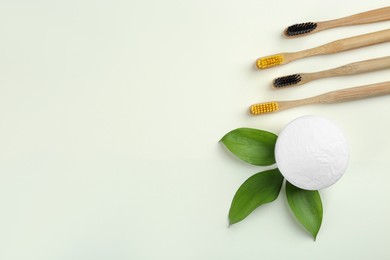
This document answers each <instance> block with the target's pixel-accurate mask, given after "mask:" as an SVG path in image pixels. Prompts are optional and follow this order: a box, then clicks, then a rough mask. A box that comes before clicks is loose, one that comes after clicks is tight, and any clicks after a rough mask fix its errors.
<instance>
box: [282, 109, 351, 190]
mask: <svg viewBox="0 0 390 260" xmlns="http://www.w3.org/2000/svg"><path fill="white" fill-rule="evenodd" d="M348 157H349V150H348V143H347V140H346V138H345V137H344V135H343V133H342V132H341V130H340V129H339V128H338V127H337V126H336V125H335V124H334V123H332V122H331V121H329V120H328V119H325V118H323V117H319V116H303V117H299V118H297V119H295V120H293V121H292V122H290V123H289V124H288V125H287V126H286V127H285V128H284V129H283V130H282V132H281V133H280V134H279V137H278V139H277V141H276V146H275V158H276V163H277V165H278V168H279V170H280V172H281V173H282V174H283V176H284V177H285V178H286V179H287V180H288V181H289V182H290V183H292V184H293V185H295V186H297V187H300V188H302V189H306V190H320V189H323V188H326V187H329V186H330V185H332V184H334V183H335V182H336V181H338V180H339V179H340V178H341V176H342V175H343V174H344V172H345V170H346V168H347V165H348Z"/></svg>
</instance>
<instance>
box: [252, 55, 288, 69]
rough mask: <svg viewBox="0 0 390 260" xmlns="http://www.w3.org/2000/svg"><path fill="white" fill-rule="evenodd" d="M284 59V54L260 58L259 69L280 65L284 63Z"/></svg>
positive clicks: (258, 61) (257, 64)
mask: <svg viewBox="0 0 390 260" xmlns="http://www.w3.org/2000/svg"><path fill="white" fill-rule="evenodd" d="M283 61H284V56H283V55H281V54H277V55H272V56H267V57H263V58H260V59H258V60H257V61H256V66H257V68H258V69H267V68H269V67H273V66H277V65H280V64H282V63H283Z"/></svg>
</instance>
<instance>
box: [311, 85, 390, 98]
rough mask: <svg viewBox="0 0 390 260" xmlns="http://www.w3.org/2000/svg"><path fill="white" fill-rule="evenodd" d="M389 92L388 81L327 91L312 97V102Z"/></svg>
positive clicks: (380, 94)
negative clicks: (313, 100)
mask: <svg viewBox="0 0 390 260" xmlns="http://www.w3.org/2000/svg"><path fill="white" fill-rule="evenodd" d="M388 94H390V81H387V82H382V83H376V84H371V85H366V86H361V87H354V88H347V89H342V90H336V91H332V92H328V93H325V94H322V95H319V96H316V97H314V99H315V102H314V103H336V102H343V101H350V100H356V99H362V98H367V97H374V96H382V95H388Z"/></svg>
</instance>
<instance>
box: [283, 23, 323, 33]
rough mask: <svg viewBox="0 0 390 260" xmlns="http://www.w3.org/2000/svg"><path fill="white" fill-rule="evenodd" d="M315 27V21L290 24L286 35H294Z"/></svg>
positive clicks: (309, 30)
mask: <svg viewBox="0 0 390 260" xmlns="http://www.w3.org/2000/svg"><path fill="white" fill-rule="evenodd" d="M315 28H317V23H312V22H308V23H298V24H294V25H291V26H289V27H288V28H287V30H286V34H287V35H288V36H295V35H301V34H305V33H309V32H311V31H313V30H314V29H315Z"/></svg>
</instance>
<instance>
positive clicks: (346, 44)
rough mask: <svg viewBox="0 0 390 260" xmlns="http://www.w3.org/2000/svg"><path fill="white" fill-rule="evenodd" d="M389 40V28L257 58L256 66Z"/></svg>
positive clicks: (266, 65)
mask: <svg viewBox="0 0 390 260" xmlns="http://www.w3.org/2000/svg"><path fill="white" fill-rule="evenodd" d="M388 41H390V29H387V30H383V31H378V32H373V33H367V34H363V35H359V36H354V37H350V38H345V39H340V40H337V41H333V42H329V43H327V44H324V45H321V46H318V47H315V48H311V49H307V50H302V51H298V52H285V53H279V54H275V55H271V56H267V57H263V58H259V59H257V61H256V66H257V68H259V69H266V68H270V67H273V66H277V65H282V64H286V63H289V62H291V61H294V60H298V59H302V58H305V57H310V56H315V55H322V54H331V53H338V52H342V51H347V50H352V49H356V48H360V47H365V46H370V45H374V44H379V43H383V42H388Z"/></svg>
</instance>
